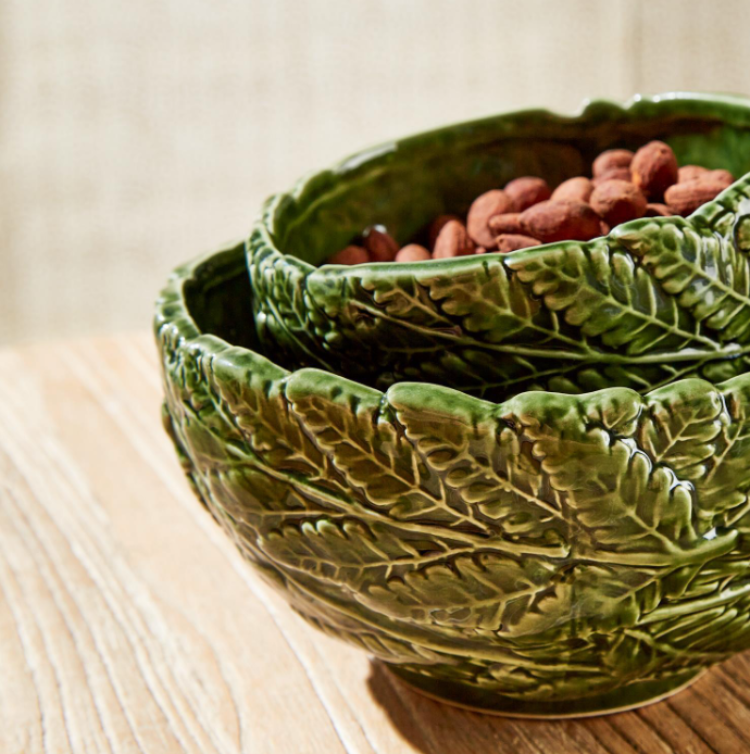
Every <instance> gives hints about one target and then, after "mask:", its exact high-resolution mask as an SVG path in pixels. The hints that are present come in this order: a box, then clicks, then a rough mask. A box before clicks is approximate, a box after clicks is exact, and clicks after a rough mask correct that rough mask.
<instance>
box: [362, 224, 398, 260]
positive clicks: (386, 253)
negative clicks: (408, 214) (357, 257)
mask: <svg viewBox="0 0 750 754" xmlns="http://www.w3.org/2000/svg"><path fill="white" fill-rule="evenodd" d="M381 227H382V226H381ZM364 247H365V248H366V249H367V251H368V252H369V253H370V258H371V261H373V262H392V261H393V260H394V259H395V258H396V252H397V251H398V244H397V243H396V242H395V241H394V240H393V238H392V237H391V236H390V235H388V233H386V232H385V230H380V229H379V228H377V227H372V228H368V229H367V230H366V231H365V232H364Z"/></svg>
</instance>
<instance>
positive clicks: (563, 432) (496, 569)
mask: <svg viewBox="0 0 750 754" xmlns="http://www.w3.org/2000/svg"><path fill="white" fill-rule="evenodd" d="M159 338H160V343H161V348H162V354H163V366H164V371H165V384H166V387H167V397H166V409H167V413H168V423H169V426H170V430H171V432H172V435H173V437H174V439H175V442H176V444H177V445H178V447H179V449H180V453H181V454H182V457H183V459H184V460H185V465H186V468H187V469H188V471H189V474H190V476H191V479H192V481H193V483H194V485H195V487H196V489H197V491H198V493H199V494H200V496H201V498H202V500H203V501H204V502H205V504H206V505H207V507H208V508H209V510H211V512H212V513H213V515H214V516H215V517H216V518H217V520H218V521H219V522H220V523H221V524H222V525H223V526H224V527H225V528H226V529H227V530H228V531H229V532H230V534H231V536H232V537H233V539H234V540H235V542H236V543H237V544H238V546H239V547H240V548H241V549H242V551H243V552H244V553H245V554H246V555H247V557H248V558H250V559H251V560H252V561H253V562H254V563H256V564H258V565H259V567H260V568H261V569H262V571H263V573H264V574H265V575H266V576H267V577H268V578H269V579H271V580H272V582H273V583H275V584H277V585H279V586H280V587H281V588H284V589H285V590H286V591H287V593H288V594H289V598H290V600H291V602H292V604H293V605H294V606H295V608H296V609H297V610H299V611H300V613H301V614H303V615H304V616H305V617H307V618H308V619H310V620H311V621H313V622H314V623H315V624H316V625H318V626H320V627H321V628H323V629H324V630H326V631H328V632H330V633H332V634H335V635H339V636H341V637H343V638H345V639H347V640H349V641H351V642H354V643H356V644H358V645H360V646H363V647H366V648H367V649H368V650H369V651H371V652H373V653H374V654H376V655H377V656H380V657H382V658H384V659H386V660H388V661H389V662H397V663H402V664H404V665H405V666H406V667H411V668H416V669H418V670H419V671H420V672H427V673H430V674H431V675H432V676H434V677H435V678H444V679H453V680H456V679H470V681H471V683H474V684H477V685H479V686H482V687H484V688H488V689H494V690H497V691H500V692H501V693H503V694H506V695H508V694H509V695H515V696H517V697H518V698H524V699H557V698H568V697H571V696H576V695H584V694H587V693H592V690H597V689H598V690H605V689H608V688H611V687H614V686H616V685H621V684H626V683H628V682H630V681H631V680H635V679H637V678H642V677H643V676H644V674H645V675H647V676H648V677H653V678H657V677H660V676H661V675H665V674H667V675H668V674H669V673H675V672H679V671H682V670H685V669H690V668H698V667H701V666H703V665H706V664H710V663H712V662H716V661H718V660H719V659H722V658H723V657H725V656H727V655H728V654H730V653H732V652H734V651H738V650H739V649H743V648H745V647H748V646H750V635H748V621H747V620H746V615H747V610H748V607H750V605H748V601H749V600H750V579H748V577H747V574H746V567H745V565H744V562H745V559H746V557H747V554H748V553H747V550H748V545H747V533H748V522H749V521H750V517H748V508H749V504H748V490H750V472H749V471H748V469H749V468H750V463H747V462H746V459H747V458H749V457H750V455H749V454H750V416H749V414H748V411H749V409H750V377H746V376H742V377H737V378H734V379H732V380H730V381H728V382H725V383H722V384H720V385H718V386H715V385H712V384H711V383H708V382H706V381H704V380H698V379H690V380H681V381H678V382H676V383H674V384H672V385H669V386H665V387H662V388H660V389H658V390H656V391H653V392H651V393H648V394H646V395H645V396H644V395H640V394H639V393H638V392H636V391H633V390H630V389H626V388H613V389H607V390H601V391H599V392H595V393H589V394H587V395H584V396H577V395H564V394H550V393H535V392H529V393H523V394H520V395H518V396H516V397H514V398H512V399H510V400H508V401H506V402H504V403H500V404H496V403H491V402H485V401H482V400H479V399H476V398H472V397H469V396H466V395H464V394H461V393H459V392H457V391H453V390H450V389H448V388H440V387H434V386H422V385H414V384H401V385H396V386H394V387H392V388H391V389H390V390H389V391H388V392H387V393H385V394H383V393H380V392H379V391H376V390H373V389H370V388H366V387H362V386H360V385H358V384H356V383H354V382H349V381H347V380H344V379H341V378H337V377H333V376H332V375H330V374H326V373H324V372H321V371H318V370H314V369H303V370H301V371H298V372H295V373H292V374H290V373H288V372H286V371H284V370H283V369H280V368H279V367H276V366H274V365H273V364H271V362H269V361H267V360H266V359H264V358H263V357H261V356H258V355H256V354H253V353H252V352H250V351H248V350H246V349H238V348H230V347H227V345H226V344H225V343H223V341H220V340H218V339H215V338H196V339H188V340H185V339H184V338H183V337H182V336H180V335H179V334H177V328H175V327H173V326H171V325H168V324H166V325H163V326H161V327H160V330H159Z"/></svg>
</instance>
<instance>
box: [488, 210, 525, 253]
mask: <svg viewBox="0 0 750 754" xmlns="http://www.w3.org/2000/svg"><path fill="white" fill-rule="evenodd" d="M488 225H489V227H490V230H491V231H492V232H493V233H494V235H495V236H499V235H500V234H501V233H514V234H516V235H517V234H519V233H523V228H522V227H521V213H520V212H506V213H505V214H504V215H495V216H494V217H491V218H490V220H489V223H488ZM493 246H494V244H493Z"/></svg>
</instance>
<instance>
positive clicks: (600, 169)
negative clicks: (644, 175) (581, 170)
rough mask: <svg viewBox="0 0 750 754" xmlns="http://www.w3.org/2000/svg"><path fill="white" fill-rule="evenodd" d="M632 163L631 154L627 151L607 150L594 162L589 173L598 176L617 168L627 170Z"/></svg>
mask: <svg viewBox="0 0 750 754" xmlns="http://www.w3.org/2000/svg"><path fill="white" fill-rule="evenodd" d="M632 161H633V153H632V152H631V151H630V150H629V149H608V150H606V152H602V153H601V154H600V155H599V156H598V157H597V158H596V159H595V160H594V162H593V163H592V165H591V173H592V175H594V176H600V175H604V174H605V173H611V172H612V171H613V170H616V169H618V168H629V167H630V163H631V162H632Z"/></svg>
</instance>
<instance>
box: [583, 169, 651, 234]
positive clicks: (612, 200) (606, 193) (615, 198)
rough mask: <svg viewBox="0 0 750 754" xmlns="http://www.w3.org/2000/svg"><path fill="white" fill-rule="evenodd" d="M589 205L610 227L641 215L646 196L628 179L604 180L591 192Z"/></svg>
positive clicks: (644, 208)
mask: <svg viewBox="0 0 750 754" xmlns="http://www.w3.org/2000/svg"><path fill="white" fill-rule="evenodd" d="M591 207H592V208H593V210H594V211H595V212H596V213H597V214H598V215H599V217H601V218H602V220H604V221H605V222H606V223H607V225H609V226H610V228H612V227H614V226H615V225H619V224H620V223H624V222H627V221H628V220H634V219H636V218H637V217H643V213H644V212H645V211H646V197H645V196H644V195H643V194H642V193H641V191H640V189H638V188H636V187H635V186H634V185H633V184H632V183H629V182H628V181H618V180H613V181H604V183H600V184H599V185H598V186H597V187H596V188H595V189H594V193H593V194H591Z"/></svg>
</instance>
